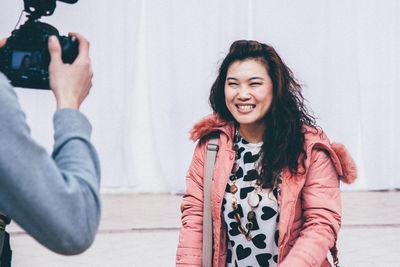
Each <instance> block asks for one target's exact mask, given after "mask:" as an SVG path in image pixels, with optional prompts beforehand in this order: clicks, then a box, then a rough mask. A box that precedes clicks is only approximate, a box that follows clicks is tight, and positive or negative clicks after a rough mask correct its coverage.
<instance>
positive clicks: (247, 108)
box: [237, 105, 255, 110]
mask: <svg viewBox="0 0 400 267" xmlns="http://www.w3.org/2000/svg"><path fill="white" fill-rule="evenodd" d="M237 107H238V108H239V109H240V110H250V109H253V108H255V105H237Z"/></svg>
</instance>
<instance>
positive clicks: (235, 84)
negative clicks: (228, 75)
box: [228, 83, 238, 86]
mask: <svg viewBox="0 0 400 267" xmlns="http://www.w3.org/2000/svg"><path fill="white" fill-rule="evenodd" d="M228 85H229V86H238V84H237V83H228Z"/></svg>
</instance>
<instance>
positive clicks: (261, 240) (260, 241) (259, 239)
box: [251, 234, 267, 248]
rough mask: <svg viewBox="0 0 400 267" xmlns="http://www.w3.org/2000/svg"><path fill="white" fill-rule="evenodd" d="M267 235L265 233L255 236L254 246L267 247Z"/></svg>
mask: <svg viewBox="0 0 400 267" xmlns="http://www.w3.org/2000/svg"><path fill="white" fill-rule="evenodd" d="M265 238H266V236H265V235H264V234H258V235H256V236H254V237H253V238H252V239H251V241H253V244H254V246H256V247H257V248H266V247H267V244H266V243H265Z"/></svg>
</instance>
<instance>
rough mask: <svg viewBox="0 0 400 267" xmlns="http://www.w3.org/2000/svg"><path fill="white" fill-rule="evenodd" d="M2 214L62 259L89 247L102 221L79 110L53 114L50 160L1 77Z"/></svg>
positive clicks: (96, 176)
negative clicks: (53, 139) (33, 137)
mask: <svg viewBox="0 0 400 267" xmlns="http://www.w3.org/2000/svg"><path fill="white" fill-rule="evenodd" d="M0 123H1V127H0V209H1V210H2V211H3V212H5V213H6V214H8V215H9V216H10V217H11V218H12V219H13V220H15V222H16V223H18V224H19V225H20V226H21V227H22V228H24V229H25V230H26V231H27V232H28V233H29V234H30V235H32V236H33V237H34V238H35V239H36V240H37V241H39V242H40V243H41V244H43V245H44V246H46V247H47V248H49V249H51V250H53V251H55V252H57V253H61V254H78V253H81V252H82V251H84V250H85V249H87V248H88V247H89V246H90V244H91V243H92V242H93V240H94V237H95V233H96V231H97V228H98V224H99V219H100V200H99V196H98V191H99V185H100V165H99V161H98V157H97V153H96V151H95V149H94V147H93V146H92V144H91V142H90V133H91V126H90V123H89V121H88V120H87V119H86V117H85V116H84V115H83V114H82V113H80V112H79V111H77V110H73V109H61V110H59V111H57V112H56V113H55V115H54V135H55V145H54V152H53V158H52V157H51V156H50V155H49V154H48V153H47V152H46V150H45V149H44V148H43V147H41V146H40V145H39V144H37V143H36V142H35V141H34V140H33V139H32V137H31V135H30V129H29V127H28V125H27V123H26V121H25V114H24V112H23V111H22V110H21V108H20V106H19V104H18V99H17V96H16V94H15V92H14V90H13V88H12V87H11V86H10V85H9V83H8V82H7V80H6V79H5V78H4V76H2V75H1V74H0Z"/></svg>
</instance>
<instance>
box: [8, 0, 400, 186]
mask: <svg viewBox="0 0 400 267" xmlns="http://www.w3.org/2000/svg"><path fill="white" fill-rule="evenodd" d="M0 5H1V8H0V25H1V26H0V36H9V35H10V32H11V30H12V29H13V27H14V25H15V23H16V21H17V19H18V16H19V13H20V11H21V10H22V8H23V1H14V0H3V1H2V2H1V4H0ZM57 5H58V7H57V9H56V11H55V12H54V14H53V16H51V17H47V18H43V19H42V21H44V22H48V23H50V24H52V25H53V26H55V27H56V28H58V29H59V31H60V33H61V34H62V35H66V34H67V33H68V32H69V31H76V32H80V33H82V34H83V35H84V36H85V37H86V38H87V39H89V40H90V42H91V57H92V64H93V69H94V72H95V76H94V86H93V89H92V91H91V94H90V96H89V97H88V99H87V101H86V102H85V103H84V105H83V106H82V111H83V112H84V113H85V114H86V115H87V116H88V117H89V119H90V120H91V122H92V124H93V142H94V144H95V146H96V147H97V149H98V152H99V155H100V159H101V162H102V174H103V178H102V188H103V190H104V191H110V190H117V191H118V192H120V191H129V192H152V193H156V192H172V193H179V192H182V191H183V190H184V187H185V173H186V170H187V168H188V166H189V163H190V161H191V157H192V153H193V149H194V144H193V143H192V142H191V141H189V140H188V131H189V130H190V128H191V126H192V125H193V124H194V123H195V122H196V121H197V120H199V119H200V118H201V117H203V116H204V115H206V114H208V113H210V112H211V110H210V108H209V106H208V94H209V89H210V87H211V84H212V82H213V80H214V79H215V77H216V73H217V68H218V65H219V63H220V62H221V60H222V59H223V58H224V56H225V55H226V53H227V50H228V48H229V46H230V44H231V43H232V42H233V41H234V40H237V39H256V40H259V41H262V42H266V43H268V44H271V45H273V46H274V47H275V48H276V49H277V51H278V53H279V54H280V55H281V57H282V58H283V59H284V61H285V62H286V63H287V65H288V66H290V67H291V69H292V70H293V71H294V73H295V75H296V77H297V78H298V79H299V80H300V81H301V82H302V83H303V84H304V93H305V96H306V98H307V99H308V100H309V106H310V107H311V108H312V110H313V111H314V113H315V115H316V116H317V117H318V118H319V119H318V123H319V125H321V126H322V127H323V129H324V130H325V131H326V132H327V134H328V136H330V138H331V139H332V140H334V141H339V142H342V143H344V144H345V145H346V146H347V148H348V149H349V150H350V152H351V153H352V155H353V156H354V158H355V160H356V162H357V164H358V167H359V175H360V178H359V180H358V181H357V183H356V184H355V185H352V186H343V189H344V190H380V189H394V188H400V177H399V174H398V172H397V170H396V165H397V164H399V163H400V160H399V159H400V158H399V156H398V153H397V152H398V151H399V149H400V145H399V142H397V140H396V138H397V137H398V136H399V135H400V126H399V123H400V119H399V116H398V115H397V114H398V113H399V112H400V108H399V106H398V105H397V103H396V102H397V99H398V98H399V96H400V93H399V89H400V88H399V77H400V67H399V62H400V52H399V47H400V37H399V36H400V22H399V21H400V20H399V17H400V2H399V1H396V0H385V1H379V0H358V1H344V0H342V1H318V0H307V1H288V0H286V1H265V0H253V1H252V0H246V1H245V0H236V1H235V0H221V1H212V0H203V1H198V0H175V1H163V0H142V1H140V0H136V1H125V0H114V1H107V0H96V1H95V0H80V1H78V3H76V4H74V5H69V4H64V3H61V2H57ZM23 21H24V19H23ZM17 92H18V94H19V97H20V101H21V105H22V106H23V109H24V110H25V111H26V113H27V118H28V122H29V124H30V125H31V128H32V134H33V136H34V137H35V138H36V139H37V140H38V142H40V143H41V144H43V145H44V146H45V147H46V148H47V149H48V150H49V151H50V150H51V146H52V143H51V141H50V140H51V139H52V122H51V114H52V113H53V112H54V109H55V105H54V100H53V98H52V96H51V93H50V92H46V91H37V90H26V89H17Z"/></svg>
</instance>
